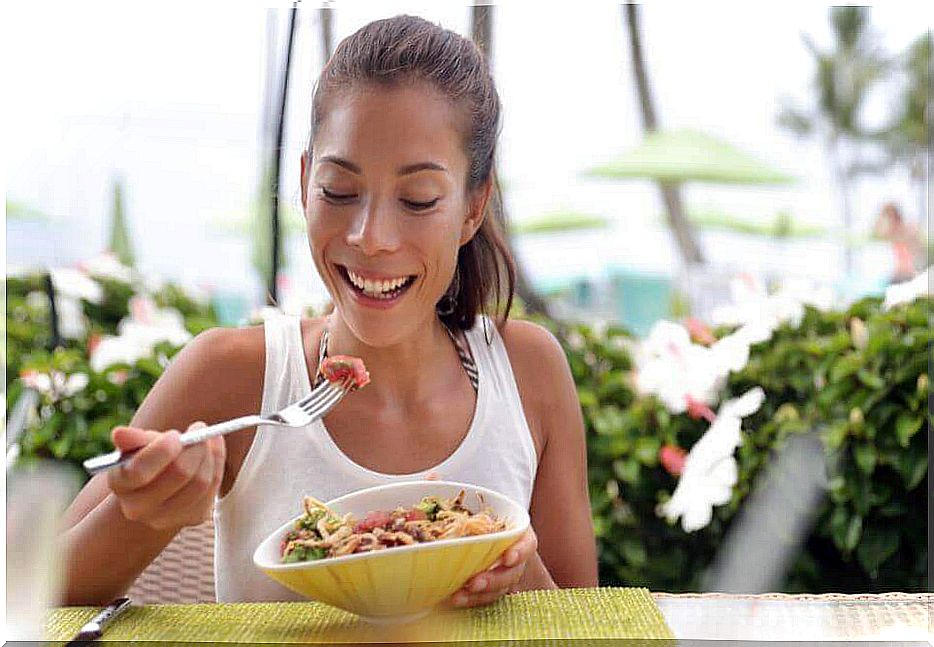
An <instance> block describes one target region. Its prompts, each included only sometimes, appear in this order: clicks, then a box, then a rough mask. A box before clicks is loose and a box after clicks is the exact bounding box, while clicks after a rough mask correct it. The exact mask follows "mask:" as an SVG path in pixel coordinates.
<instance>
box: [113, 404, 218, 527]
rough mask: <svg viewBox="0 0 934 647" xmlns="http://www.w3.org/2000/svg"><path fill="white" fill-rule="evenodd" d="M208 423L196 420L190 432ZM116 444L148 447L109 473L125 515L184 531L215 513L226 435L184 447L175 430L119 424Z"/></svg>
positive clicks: (151, 525)
mask: <svg viewBox="0 0 934 647" xmlns="http://www.w3.org/2000/svg"><path fill="white" fill-rule="evenodd" d="M204 426H205V424H204V423H202V422H196V423H194V424H192V425H191V426H190V427H188V430H189V431H192V430H194V429H199V428H201V427H204ZM113 442H114V445H115V446H116V447H117V448H118V449H119V450H120V451H128V450H131V449H136V448H138V447H142V448H143V449H141V450H140V451H139V452H138V453H137V454H136V455H135V456H134V457H133V458H132V459H130V460H129V461H128V462H127V463H124V464H123V465H120V466H118V467H116V468H113V469H111V470H110V471H109V472H108V473H107V480H108V485H109V486H110V490H111V491H112V492H113V493H114V495H116V497H117V499H118V501H119V503H120V510H121V512H122V513H123V515H124V517H126V518H127V519H129V520H130V521H136V522H140V523H144V524H146V525H148V526H150V527H151V528H153V529H155V530H168V529H177V530H180V529H181V528H183V527H185V526H196V525H198V524H199V523H201V522H202V521H205V520H206V519H207V518H208V517H209V515H210V513H211V510H212V508H213V506H214V498H215V496H216V495H217V492H218V490H219V489H220V484H221V479H222V478H223V476H224V463H225V460H226V446H225V444H224V439H223V438H222V437H220V436H215V437H214V438H210V439H208V440H206V441H204V442H201V443H196V444H194V445H191V446H189V447H183V446H182V444H181V440H180V434H179V432H178V431H176V430H174V429H173V430H171V431H167V432H158V431H147V430H144V429H137V428H133V427H117V428H116V429H114V431H113Z"/></svg>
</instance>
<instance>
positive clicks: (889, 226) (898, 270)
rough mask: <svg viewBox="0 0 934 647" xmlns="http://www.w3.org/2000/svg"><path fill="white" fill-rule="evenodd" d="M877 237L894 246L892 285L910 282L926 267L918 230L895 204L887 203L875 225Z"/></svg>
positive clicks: (874, 231)
mask: <svg viewBox="0 0 934 647" xmlns="http://www.w3.org/2000/svg"><path fill="white" fill-rule="evenodd" d="M872 233H873V235H874V236H875V237H877V238H881V239H882V240H886V241H888V242H889V243H890V244H891V245H892V254H893V257H894V268H895V269H894V271H893V272H892V277H891V279H890V282H891V283H903V282H904V281H908V280H910V279H911V278H912V277H914V276H915V274H917V273H918V272H919V271H920V270H921V269H923V267H924V251H923V247H922V242H921V236H920V233H919V231H918V228H917V227H916V226H915V225H914V224H912V223H909V222H906V221H905V218H904V217H903V216H902V213H901V210H900V209H899V208H898V205H897V204H895V203H894V202H886V203H885V204H884V205H883V206H882V210H881V211H880V212H879V215H878V217H877V218H876V222H875V224H874V225H873V230H872Z"/></svg>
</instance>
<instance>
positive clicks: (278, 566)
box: [253, 480, 531, 571]
mask: <svg viewBox="0 0 934 647" xmlns="http://www.w3.org/2000/svg"><path fill="white" fill-rule="evenodd" d="M413 484H419V485H425V484H430V485H444V486H448V485H450V486H454V487H460V488H463V489H465V490H473V491H475V492H480V493H481V494H483V495H490V496H491V497H498V498H500V499H503V500H505V501H506V502H508V503H509V504H510V505H511V506H513V507H514V508H515V510H516V511H517V512H519V513H521V514H520V515H519V516H520V518H519V520H518V523H517V524H515V525H514V526H513V527H512V528H507V529H506V530H500V531H497V532H491V533H487V534H485V535H473V536H471V537H455V538H454V539H439V540H437V541H429V542H423V543H419V544H411V545H408V546H393V547H392V548H387V549H386V550H378V551H369V552H366V553H351V554H350V555H341V556H340V557H325V558H323V559H315V560H310V561H304V562H290V563H288V564H283V563H281V562H272V563H270V562H264V561H262V559H261V558H260V552H261V551H262V549H263V547H264V546H265V545H266V543H267V542H269V541H271V540H272V538H273V537H277V538H280V537H281V536H282V534H283V533H285V532H286V531H288V530H289V529H291V528H292V527H293V526H294V525H295V522H296V521H298V520H299V519H301V518H302V517H303V516H304V513H303V514H300V515H296V516H295V517H293V518H292V519H290V520H289V521H287V522H286V523H284V524H282V525H281V526H279V527H278V528H277V529H276V530H274V531H273V532H271V533H270V534H269V535H267V536H266V538H265V539H263V541H261V542H260V543H259V545H258V546H257V547H256V550H254V551H253V563H254V564H255V565H256V566H258V567H259V568H261V569H263V570H268V571H290V570H304V569H311V568H318V567H322V566H330V565H331V564H342V563H345V562H351V561H355V560H358V559H374V558H377V557H387V556H392V555H398V554H400V553H403V552H412V551H415V550H432V549H437V548H443V547H445V546H450V545H452V544H474V543H482V542H488V541H490V540H491V539H505V538H508V537H513V536H515V537H517V538H518V537H519V536H520V535H521V534H522V533H524V532H525V531H526V530H527V529H528V527H529V525H530V523H531V520H530V519H529V513H528V511H527V510H526V509H525V508H523V507H522V506H521V505H519V504H518V503H516V502H515V501H513V500H512V499H511V498H509V497H507V496H506V495H505V494H500V493H499V492H496V491H495V490H490V489H489V488H485V487H483V486H480V485H473V484H471V483H460V482H457V481H424V480H422V481H402V482H399V483H389V484H386V485H376V486H374V487H369V488H365V489H363V490H356V491H354V492H349V493H347V494H345V495H343V496H340V497H337V498H336V499H331V500H330V501H328V502H327V503H326V505H328V506H331V505H335V504H340V503H343V502H344V501H345V500H347V499H351V498H355V497H358V496H360V495H363V494H368V493H370V492H374V491H377V490H379V491H386V490H394V489H405V488H406V487H411V486H412V485H413ZM426 496H428V495H426ZM280 541H281V539H280ZM387 553H388V555H387Z"/></svg>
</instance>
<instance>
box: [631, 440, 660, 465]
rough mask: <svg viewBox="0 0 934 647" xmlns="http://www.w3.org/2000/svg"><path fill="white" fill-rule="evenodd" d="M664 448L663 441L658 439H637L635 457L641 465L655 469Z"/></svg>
mask: <svg viewBox="0 0 934 647" xmlns="http://www.w3.org/2000/svg"><path fill="white" fill-rule="evenodd" d="M661 447H662V441H661V440H660V439H658V438H656V437H645V436H643V437H642V438H637V439H636V446H635V455H636V458H637V459H638V460H639V462H640V463H642V464H643V465H648V466H650V467H654V466H655V465H658V452H659V450H660V449H661Z"/></svg>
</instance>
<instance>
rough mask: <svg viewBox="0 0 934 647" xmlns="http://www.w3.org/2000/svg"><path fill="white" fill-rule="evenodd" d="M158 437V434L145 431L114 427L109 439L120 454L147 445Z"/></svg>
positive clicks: (134, 428)
mask: <svg viewBox="0 0 934 647" xmlns="http://www.w3.org/2000/svg"><path fill="white" fill-rule="evenodd" d="M158 436H159V432H156V431H147V430H145V429H138V428H136V427H115V428H114V430H113V433H112V434H111V437H112V439H113V443H114V447H116V448H117V449H119V450H120V451H121V452H125V451H129V450H131V449H136V448H137V447H143V446H144V445H148V444H149V443H151V442H152V441H153V440H154V439H155V438H157V437H158Z"/></svg>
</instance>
